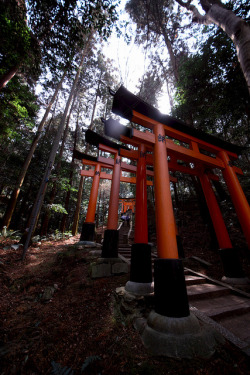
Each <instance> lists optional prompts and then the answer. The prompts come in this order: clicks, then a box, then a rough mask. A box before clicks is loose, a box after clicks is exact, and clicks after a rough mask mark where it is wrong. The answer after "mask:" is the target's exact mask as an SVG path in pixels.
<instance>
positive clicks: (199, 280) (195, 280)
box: [185, 275, 206, 285]
mask: <svg viewBox="0 0 250 375" xmlns="http://www.w3.org/2000/svg"><path fill="white" fill-rule="evenodd" d="M185 280H186V285H197V284H205V283H206V279H204V278H203V277H200V276H193V275H185Z"/></svg>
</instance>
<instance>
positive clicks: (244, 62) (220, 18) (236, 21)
mask: <svg viewBox="0 0 250 375" xmlns="http://www.w3.org/2000/svg"><path fill="white" fill-rule="evenodd" d="M176 2H177V3H179V4H180V5H181V6H183V7H185V8H186V9H188V10H189V11H191V12H192V13H193V22H197V23H200V24H202V25H210V24H215V25H217V26H218V27H220V28H221V29H222V30H224V31H225V33H226V34H227V35H228V36H229V38H230V39H231V40H232V41H233V43H234V45H235V47H236V51H237V56H238V60H239V63H240V66H241V69H242V71H243V74H244V76H245V79H246V82H247V86H248V90H249V93H250V26H249V25H248V24H247V23H246V22H245V21H244V20H243V19H241V18H240V17H238V16H236V15H235V14H234V13H233V12H232V11H231V10H228V9H226V8H225V7H224V6H223V5H222V4H221V5H218V4H211V3H212V2H211V1H210V2H209V1H207V0H200V4H201V6H202V8H203V10H204V11H205V12H206V14H205V15H204V16H203V15H201V14H200V13H199V11H198V9H197V8H196V7H195V6H194V5H191V4H190V2H187V3H184V2H183V1H182V0H176Z"/></svg>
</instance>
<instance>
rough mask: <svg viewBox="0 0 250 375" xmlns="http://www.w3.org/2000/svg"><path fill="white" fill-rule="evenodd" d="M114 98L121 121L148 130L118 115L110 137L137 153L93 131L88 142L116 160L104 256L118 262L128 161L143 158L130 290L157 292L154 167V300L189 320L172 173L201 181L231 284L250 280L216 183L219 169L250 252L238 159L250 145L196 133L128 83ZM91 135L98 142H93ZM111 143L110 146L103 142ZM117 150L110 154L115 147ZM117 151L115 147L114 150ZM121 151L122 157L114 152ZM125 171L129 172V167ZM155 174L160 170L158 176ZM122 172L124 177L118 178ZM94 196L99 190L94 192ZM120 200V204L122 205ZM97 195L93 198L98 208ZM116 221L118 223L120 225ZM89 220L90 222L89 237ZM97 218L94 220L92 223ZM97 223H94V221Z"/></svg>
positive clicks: (108, 123) (110, 123)
mask: <svg viewBox="0 0 250 375" xmlns="http://www.w3.org/2000/svg"><path fill="white" fill-rule="evenodd" d="M111 94H112V95H113V97H114V99H113V107H112V111H113V113H115V114H118V115H120V116H121V117H123V118H125V119H127V120H129V121H132V122H133V123H136V124H138V125H141V126H142V127H144V128H147V129H148V130H145V131H139V130H137V129H135V128H129V127H126V126H123V125H121V124H120V123H119V122H118V121H116V120H113V119H112V118H110V119H109V120H103V123H104V133H105V135H107V136H109V137H112V138H114V139H116V140H119V141H120V142H122V143H123V144H128V145H132V146H134V147H137V150H131V149H128V148H126V146H122V145H121V144H119V145H118V144H116V146H114V144H113V143H112V145H110V146H109V145H108V142H110V141H109V140H107V141H105V142H104V141H103V137H101V138H102V139H94V138H95V137H97V138H98V137H100V136H98V135H96V134H94V136H93V134H91V133H88V131H87V132H86V141H87V142H88V141H89V142H90V143H92V144H95V145H96V146H97V147H99V149H100V150H103V151H105V152H110V153H111V154H113V155H114V159H112V162H113V175H112V185H111V193H110V205H109V217H108V229H107V230H106V232H105V235H104V243H103V248H102V256H104V257H113V256H114V255H115V256H117V254H116V253H115V254H114V252H113V251H112V248H111V247H112V246H109V245H110V244H111V243H112V244H113V243H115V242H116V241H118V233H117V232H118V231H117V218H118V201H119V200H118V198H117V197H118V196H119V192H118V193H117V191H116V190H117V189H118V190H119V183H115V182H114V181H119V182H120V181H121V167H122V166H123V163H122V162H121V157H125V158H130V159H133V160H137V168H136V213H135V239H134V244H133V245H132V249H131V271H130V280H129V281H128V283H127V284H126V290H127V291H129V292H132V293H133V292H134V293H135V294H147V293H150V292H152V290H153V289H152V288H153V286H152V271H151V269H152V267H151V248H150V245H149V244H148V228H147V189H146V186H147V178H146V175H147V173H149V170H148V169H147V165H149V166H153V173H154V191H155V211H156V232H157V254H158V258H157V259H156V260H155V265H154V303H155V312H156V313H158V314H160V315H163V316H166V317H175V318H180V317H187V316H189V314H190V312H189V304H188V298H187V291H186V284H185V277H184V269H183V265H182V260H181V259H179V255H178V245H177V238H176V234H177V233H176V225H175V219H174V211H173V206H172V199H171V191H170V180H171V177H170V174H169V172H170V171H179V172H182V173H184V174H190V175H194V176H197V177H198V179H199V180H200V182H201V186H202V189H203V193H204V196H205V199H206V202H207V206H208V209H209V213H210V216H211V220H212V222H213V226H214V229H215V233H216V236H217V240H218V244H219V253H220V256H221V260H222V264H223V268H224V278H223V279H224V280H225V281H228V282H230V280H234V281H235V280H236V279H238V280H240V279H244V278H245V275H244V272H243V270H242V267H241V264H240V260H239V257H238V252H237V249H236V248H234V247H233V245H232V243H231V240H230V237H229V234H228V231H227V228H226V225H225V223H224V220H223V216H222V214H221V211H220V207H219V205H218V202H217V199H216V196H215V194H214V191H213V188H212V186H211V182H210V180H212V179H215V180H216V179H217V180H218V176H217V175H216V174H215V173H214V170H216V169H217V170H218V169H219V170H221V172H222V175H223V178H224V180H225V182H226V185H227V188H228V190H229V193H230V195H231V198H232V202H233V204H234V207H235V210H236V213H237V216H238V219H239V222H240V224H241V227H242V230H243V233H244V235H245V237H246V240H247V244H248V248H250V208H249V204H248V202H247V199H246V197H245V195H244V192H243V190H242V188H241V186H240V183H239V180H238V178H237V174H239V175H241V174H243V172H242V170H241V169H239V168H238V167H236V166H234V164H233V162H234V161H235V160H236V159H237V158H238V155H240V154H241V153H242V150H243V148H242V147H240V146H237V145H234V144H231V143H229V142H226V141H223V140H221V139H218V138H216V137H214V136H212V135H209V134H206V133H204V132H202V131H199V130H197V129H195V128H190V127H189V126H187V125H186V124H185V123H183V122H182V121H179V120H177V119H175V118H173V117H170V116H167V115H163V114H161V113H160V112H159V111H158V110H157V109H155V108H154V107H152V106H151V105H149V104H147V103H146V102H144V101H143V100H142V99H140V98H139V97H137V96H135V95H133V94H132V93H130V92H129V91H128V90H126V89H125V88H124V87H123V86H121V87H120V88H119V89H118V91H117V92H116V93H114V92H111ZM89 135H91V137H89ZM102 142H104V143H105V144H103V143H102ZM109 147H110V149H109ZM111 148H113V150H111ZM114 149H115V152H114ZM107 160H108V159H107V158H105V157H98V163H97V164H96V165H95V172H94V177H95V176H98V180H97V179H96V180H95V179H93V185H94V181H96V183H97V186H98V184H99V178H100V175H101V165H102V163H103V164H105V163H107ZM124 170H125V169H124ZM151 172H152V171H151ZM117 175H118V177H116V176H117ZM92 189H93V187H92ZM91 193H92V191H91ZM114 197H116V198H115V199H116V201H114ZM91 200H92V198H91V197H90V203H91ZM114 218H116V221H115V222H114ZM88 220H89V218H88V217H86V221H85V223H84V224H83V231H82V236H83V232H85V231H86V225H87V223H88ZM92 220H94V219H92ZM92 224H93V223H92Z"/></svg>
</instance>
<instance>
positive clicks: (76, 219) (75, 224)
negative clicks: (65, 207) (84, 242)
mask: <svg viewBox="0 0 250 375" xmlns="http://www.w3.org/2000/svg"><path fill="white" fill-rule="evenodd" d="M84 181H85V179H84V177H83V176H81V178H80V183H79V189H78V194H77V203H76V209H75V215H74V221H73V226H72V234H73V236H76V235H77V232H78V223H79V216H80V210H81V202H82V192H83V186H84Z"/></svg>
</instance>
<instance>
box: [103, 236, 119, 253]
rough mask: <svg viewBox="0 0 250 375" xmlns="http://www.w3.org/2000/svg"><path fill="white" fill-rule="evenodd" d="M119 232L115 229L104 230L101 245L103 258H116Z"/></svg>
mask: <svg viewBox="0 0 250 375" xmlns="http://www.w3.org/2000/svg"><path fill="white" fill-rule="evenodd" d="M118 242H119V231H118V230H115V229H106V230H105V232H104V240H103V245H102V257H103V258H117V257H118Z"/></svg>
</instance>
